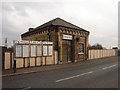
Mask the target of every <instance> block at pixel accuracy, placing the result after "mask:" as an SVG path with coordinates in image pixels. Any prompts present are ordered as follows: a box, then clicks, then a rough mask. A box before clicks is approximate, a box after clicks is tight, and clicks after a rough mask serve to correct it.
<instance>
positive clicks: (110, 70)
mask: <svg viewBox="0 0 120 90" xmlns="http://www.w3.org/2000/svg"><path fill="white" fill-rule="evenodd" d="M2 86H3V88H22V89H30V88H118V57H111V58H106V59H101V60H96V61H94V62H92V63H87V64H80V65H77V66H71V67H67V68H62V69H57V70H51V71H45V72H37V73H32V74H24V75H17V76H7V77H3V85H2Z"/></svg>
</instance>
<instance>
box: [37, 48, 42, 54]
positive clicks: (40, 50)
mask: <svg viewBox="0 0 120 90" xmlns="http://www.w3.org/2000/svg"><path fill="white" fill-rule="evenodd" d="M37 56H42V46H37Z"/></svg>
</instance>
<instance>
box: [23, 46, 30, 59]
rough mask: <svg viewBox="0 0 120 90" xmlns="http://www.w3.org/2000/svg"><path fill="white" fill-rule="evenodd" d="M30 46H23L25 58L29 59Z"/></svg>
mask: <svg viewBox="0 0 120 90" xmlns="http://www.w3.org/2000/svg"><path fill="white" fill-rule="evenodd" d="M29 56H30V55H29V46H28V45H23V57H29Z"/></svg>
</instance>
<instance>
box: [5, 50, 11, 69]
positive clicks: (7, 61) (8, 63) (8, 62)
mask: <svg viewBox="0 0 120 90" xmlns="http://www.w3.org/2000/svg"><path fill="white" fill-rule="evenodd" d="M5 69H10V53H9V52H5Z"/></svg>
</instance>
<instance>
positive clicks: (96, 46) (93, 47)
mask: <svg viewBox="0 0 120 90" xmlns="http://www.w3.org/2000/svg"><path fill="white" fill-rule="evenodd" d="M89 49H105V48H104V47H103V46H102V45H101V44H99V43H97V44H94V45H92V46H91V45H89Z"/></svg>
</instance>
